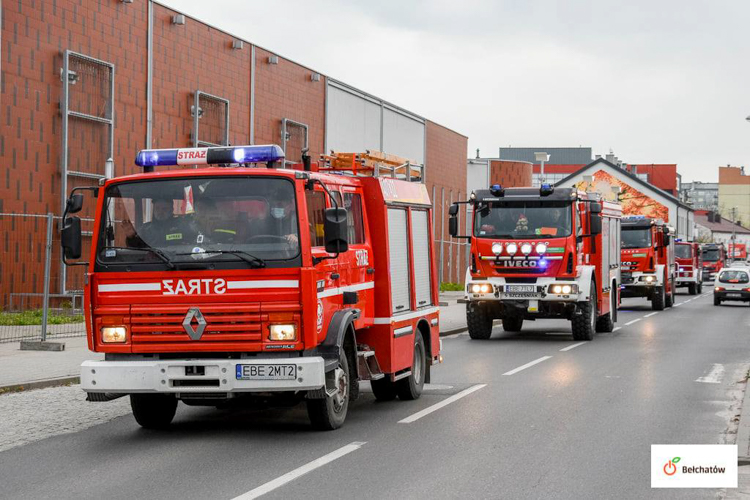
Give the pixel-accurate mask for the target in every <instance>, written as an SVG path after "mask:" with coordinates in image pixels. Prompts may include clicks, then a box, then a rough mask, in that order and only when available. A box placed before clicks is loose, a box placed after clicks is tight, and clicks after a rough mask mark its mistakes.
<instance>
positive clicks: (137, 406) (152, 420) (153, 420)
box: [130, 394, 177, 429]
mask: <svg viewBox="0 0 750 500" xmlns="http://www.w3.org/2000/svg"><path fill="white" fill-rule="evenodd" d="M130 407H131V408H132V409H133V416H134V417H135V421H136V422H138V425H140V426H141V427H143V428H144V429H165V428H167V427H169V424H171V423H172V419H174V415H175V413H176V412H177V398H175V397H174V396H171V395H164V394H131V395H130Z"/></svg>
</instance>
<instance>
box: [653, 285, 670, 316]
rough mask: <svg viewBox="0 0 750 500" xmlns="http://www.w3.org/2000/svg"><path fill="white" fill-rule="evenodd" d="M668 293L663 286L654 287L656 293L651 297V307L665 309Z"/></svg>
mask: <svg viewBox="0 0 750 500" xmlns="http://www.w3.org/2000/svg"><path fill="white" fill-rule="evenodd" d="M665 301H666V294H665V293H664V287H663V286H657V287H656V288H655V289H654V295H653V296H652V297H651V309H653V310H654V311H663V310H664V302H665Z"/></svg>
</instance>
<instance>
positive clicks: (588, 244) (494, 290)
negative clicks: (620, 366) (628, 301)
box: [449, 184, 622, 340]
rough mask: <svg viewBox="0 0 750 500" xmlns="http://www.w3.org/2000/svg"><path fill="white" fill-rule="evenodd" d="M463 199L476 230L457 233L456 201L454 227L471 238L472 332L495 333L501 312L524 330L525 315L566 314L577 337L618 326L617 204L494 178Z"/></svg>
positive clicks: (507, 324)
mask: <svg viewBox="0 0 750 500" xmlns="http://www.w3.org/2000/svg"><path fill="white" fill-rule="evenodd" d="M461 203H468V204H469V205H470V206H471V216H472V219H471V222H472V224H470V226H471V227H472V232H471V235H470V236H458V225H457V214H458V209H459V204H453V205H452V206H451V210H450V214H451V219H450V222H449V229H450V233H451V235H452V236H454V237H457V238H466V239H469V240H470V241H471V264H470V267H469V268H468V269H467V272H466V289H465V292H466V295H465V298H466V301H467V302H466V318H467V323H468V327H469V335H470V336H471V338H473V339H487V338H489V337H490V336H491V335H492V325H493V320H495V319H502V324H503V329H504V330H506V331H509V332H518V331H520V330H521V328H522V325H523V322H524V320H530V321H534V320H537V319H542V318H566V319H569V320H570V321H571V324H572V331H573V338H575V339H576V340H591V339H592V338H593V337H594V333H595V332H611V331H612V329H613V328H614V322H615V321H616V320H617V305H618V303H619V297H618V290H619V283H620V251H619V235H620V217H621V215H622V209H621V207H620V205H619V204H617V203H610V202H607V201H602V199H601V197H600V196H599V195H598V194H596V193H586V192H583V191H578V190H576V189H572V188H555V187H553V186H552V185H549V184H543V185H542V186H541V188H508V189H503V188H502V187H501V186H499V185H494V186H492V187H491V188H490V189H489V190H478V191H475V192H474V193H472V195H471V196H470V199H469V200H468V201H466V202H461ZM467 226H469V225H467Z"/></svg>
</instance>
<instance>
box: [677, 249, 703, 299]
mask: <svg viewBox="0 0 750 500" xmlns="http://www.w3.org/2000/svg"><path fill="white" fill-rule="evenodd" d="M674 253H675V261H676V262H677V281H676V286H677V288H680V287H688V290H689V293H690V295H696V294H699V293H701V292H702V290H703V258H702V255H701V249H700V245H699V244H698V243H693V242H688V241H675V244H674Z"/></svg>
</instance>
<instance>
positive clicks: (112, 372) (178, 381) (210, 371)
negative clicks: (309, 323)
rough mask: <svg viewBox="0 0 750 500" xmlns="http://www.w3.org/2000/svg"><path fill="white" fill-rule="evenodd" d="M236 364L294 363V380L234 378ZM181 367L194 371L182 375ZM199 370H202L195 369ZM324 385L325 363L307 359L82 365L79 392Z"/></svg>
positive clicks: (230, 390) (287, 388)
mask: <svg viewBox="0 0 750 500" xmlns="http://www.w3.org/2000/svg"><path fill="white" fill-rule="evenodd" d="M237 365H296V366H297V378H296V379H294V380H237V378H236V373H237ZM186 367H199V368H198V369H197V370H195V369H192V371H193V372H196V371H197V372H199V373H201V374H200V375H187V374H186V372H187V371H188V370H187V369H186ZM200 367H202V368H200ZM324 386H325V361H324V359H323V358H322V357H309V358H273V359H263V358H258V359H256V358H253V359H241V360H214V359H195V360H190V359H181V360H156V361H84V362H83V364H81V388H82V389H83V390H84V391H86V392H96V393H114V394H130V393H171V394H176V393H206V392H211V393H234V392H282V391H304V390H313V389H320V388H322V387H324Z"/></svg>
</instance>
